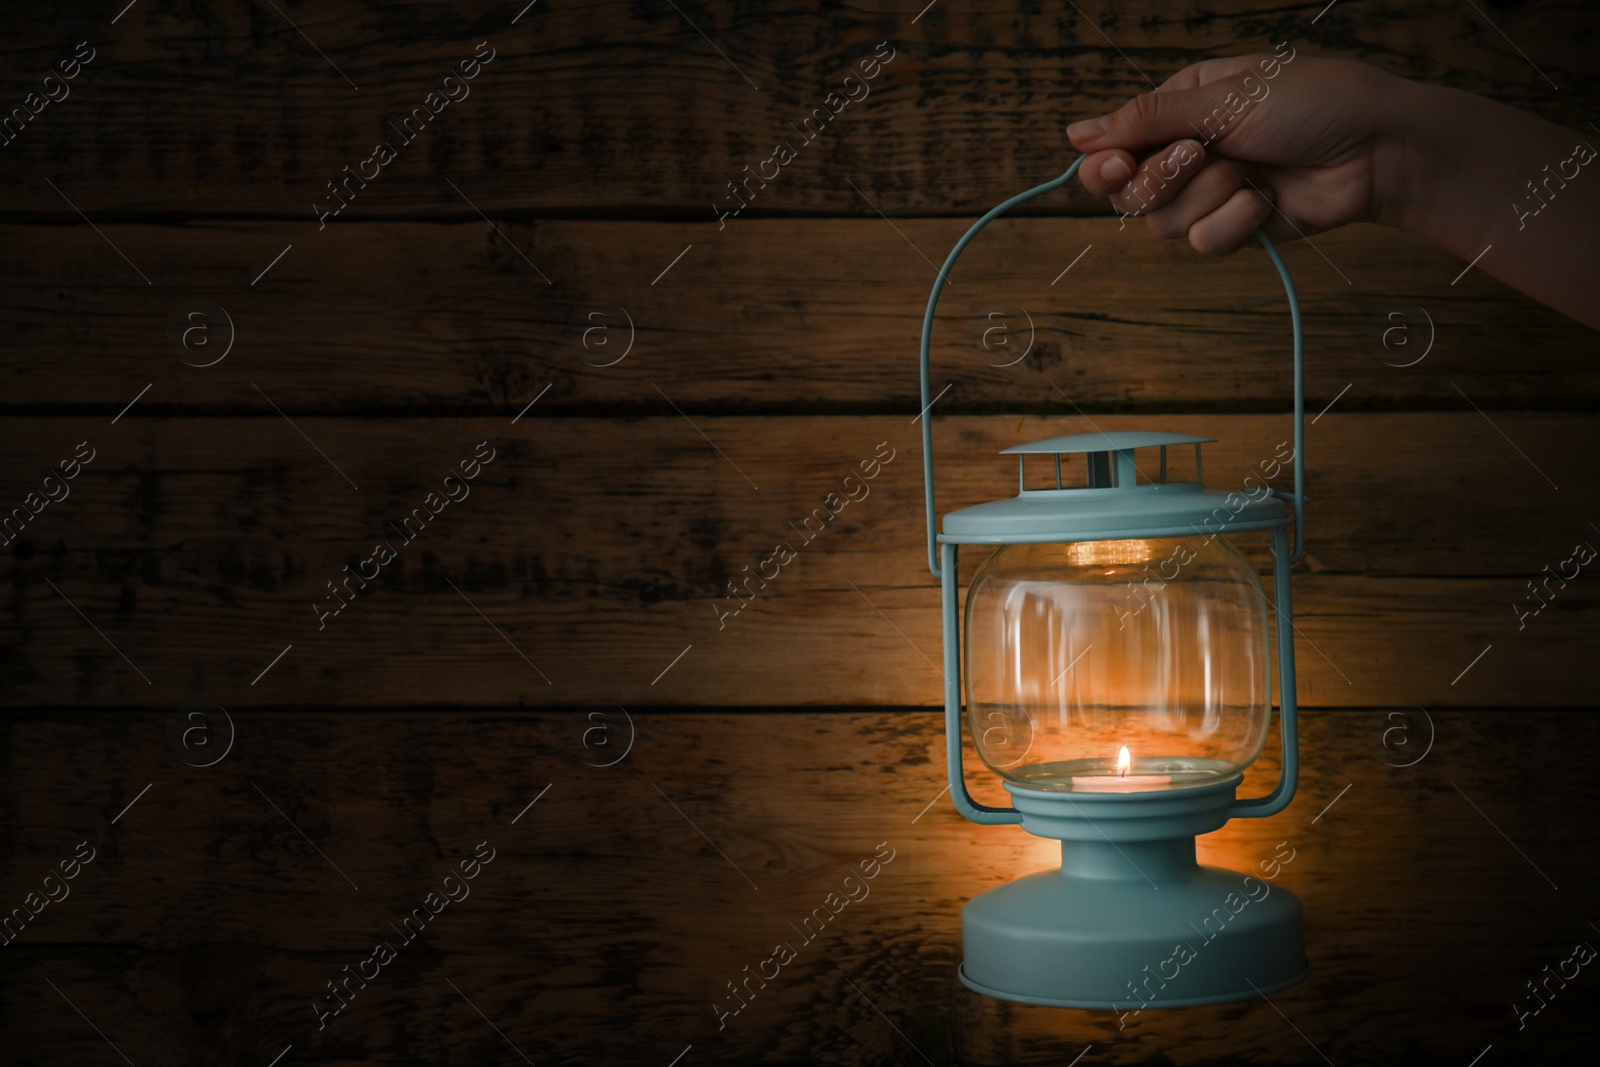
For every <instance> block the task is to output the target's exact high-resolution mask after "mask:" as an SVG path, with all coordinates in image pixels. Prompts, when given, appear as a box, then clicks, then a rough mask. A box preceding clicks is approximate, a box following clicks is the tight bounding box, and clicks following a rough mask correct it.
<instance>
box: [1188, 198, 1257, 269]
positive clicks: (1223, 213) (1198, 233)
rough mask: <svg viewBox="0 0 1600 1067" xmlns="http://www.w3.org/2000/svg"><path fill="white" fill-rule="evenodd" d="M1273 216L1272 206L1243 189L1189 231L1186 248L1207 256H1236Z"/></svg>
mask: <svg viewBox="0 0 1600 1067" xmlns="http://www.w3.org/2000/svg"><path fill="white" fill-rule="evenodd" d="M1271 214H1272V205H1271V204H1270V203H1268V202H1267V199H1266V198H1265V197H1263V196H1262V195H1261V194H1260V193H1258V192H1256V191H1255V190H1254V189H1250V188H1245V189H1240V190H1238V191H1237V192H1235V193H1234V194H1233V195H1232V196H1230V197H1228V199H1227V202H1226V203H1224V204H1223V205H1222V206H1221V207H1219V208H1217V209H1216V210H1215V211H1213V212H1211V213H1210V214H1209V215H1207V216H1206V217H1205V218H1203V219H1201V220H1200V221H1199V222H1196V223H1195V224H1194V225H1193V226H1190V227H1189V244H1190V245H1191V246H1193V248H1194V250H1195V251H1196V252H1199V253H1200V254H1201V255H1206V256H1223V255H1227V254H1228V253H1229V252H1236V251H1238V250H1239V248H1240V247H1241V246H1243V245H1244V244H1245V242H1247V241H1249V240H1251V239H1252V238H1253V236H1254V234H1255V232H1256V228H1257V227H1259V226H1260V225H1261V224H1262V223H1263V222H1265V221H1266V220H1267V217H1268V216H1269V215H1271Z"/></svg>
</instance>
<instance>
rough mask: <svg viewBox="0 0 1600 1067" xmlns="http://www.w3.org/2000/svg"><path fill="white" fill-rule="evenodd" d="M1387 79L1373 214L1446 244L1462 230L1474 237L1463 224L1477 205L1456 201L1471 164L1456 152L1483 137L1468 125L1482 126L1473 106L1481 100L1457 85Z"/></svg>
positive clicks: (1388, 223) (1387, 223)
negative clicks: (1389, 85) (1388, 88)
mask: <svg viewBox="0 0 1600 1067" xmlns="http://www.w3.org/2000/svg"><path fill="white" fill-rule="evenodd" d="M1393 80H1394V82H1395V83H1396V84H1395V85H1394V86H1393V87H1392V89H1391V91H1390V92H1389V93H1387V94H1386V95H1387V99H1388V101H1389V103H1388V105H1387V106H1386V107H1385V108H1384V109H1383V117H1382V118H1380V119H1379V130H1378V132H1377V137H1376V143H1375V145H1374V150H1373V155H1374V185H1375V189H1374V196H1373V200H1374V209H1375V210H1374V213H1373V214H1374V217H1373V219H1372V221H1374V222H1376V223H1378V224H1380V225H1383V226H1391V227H1394V228H1395V229H1399V230H1404V231H1406V232H1407V233H1411V234H1415V235H1417V236H1419V237H1424V238H1427V239H1428V240H1431V241H1434V242H1435V243H1441V244H1445V245H1447V246H1453V245H1454V244H1455V243H1456V241H1458V240H1461V239H1463V238H1465V243H1467V244H1472V243H1474V237H1473V236H1468V235H1466V234H1464V233H1463V232H1462V231H1463V229H1464V228H1466V227H1470V226H1471V225H1472V223H1471V220H1472V219H1473V218H1474V217H1475V216H1476V215H1477V214H1478V213H1477V212H1475V211H1472V210H1470V209H1469V205H1467V204H1465V203H1463V199H1464V196H1463V190H1461V189H1460V188H1459V186H1460V182H1461V180H1462V179H1463V178H1464V177H1466V176H1467V175H1468V174H1469V173H1470V172H1471V169H1472V168H1471V166H1470V163H1471V161H1470V160H1468V159H1464V158H1462V152H1463V150H1464V149H1465V148H1467V146H1472V145H1481V144H1482V139H1481V138H1479V137H1474V135H1473V130H1474V128H1475V127H1476V128H1478V129H1479V130H1480V131H1481V129H1482V127H1483V126H1484V122H1483V118H1484V117H1483V116H1481V115H1480V116H1476V117H1475V116H1474V114H1473V112H1474V109H1475V108H1477V107H1479V106H1481V105H1483V104H1485V103H1486V101H1484V100H1482V99H1480V98H1479V97H1475V96H1473V95H1472V94H1471V93H1465V92H1461V91H1459V90H1456V89H1447V88H1443V87H1441V86H1435V85H1425V84H1423V83H1420V82H1413V81H1409V80H1406V79H1404V78H1394V79H1393ZM1466 199H1470V197H1467V198H1466ZM1447 238H1449V239H1448V240H1447Z"/></svg>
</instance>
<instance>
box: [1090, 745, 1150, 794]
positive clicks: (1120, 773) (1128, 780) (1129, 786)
mask: <svg viewBox="0 0 1600 1067" xmlns="http://www.w3.org/2000/svg"><path fill="white" fill-rule="evenodd" d="M1132 767H1133V756H1132V755H1131V754H1130V753H1129V752H1128V746H1127V745H1123V746H1122V751H1121V752H1118V753H1117V773H1116V774H1115V775H1109V774H1097V775H1090V776H1083V775H1074V776H1073V778H1072V788H1073V789H1076V790H1078V791H1080V792H1085V793H1132V792H1135V791H1137V790H1140V789H1146V788H1149V787H1151V786H1158V785H1171V784H1172V776H1171V775H1170V774H1129V773H1128V771H1129V770H1131V769H1132Z"/></svg>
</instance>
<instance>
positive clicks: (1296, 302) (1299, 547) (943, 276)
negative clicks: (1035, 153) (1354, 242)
mask: <svg viewBox="0 0 1600 1067" xmlns="http://www.w3.org/2000/svg"><path fill="white" fill-rule="evenodd" d="M1083 160H1084V157H1083V156H1079V157H1078V158H1077V159H1075V160H1073V161H1072V165H1071V166H1070V167H1068V168H1067V170H1066V173H1064V174H1062V175H1061V176H1060V177H1059V178H1052V179H1051V180H1050V181H1047V182H1045V183H1044V184H1043V185H1038V186H1035V187H1034V188H1032V189H1029V190H1028V191H1027V192H1024V193H1018V194H1017V195H1016V196H1013V197H1012V198H1011V199H1010V200H1007V201H1006V202H1005V203H1003V204H1001V205H1000V206H998V207H996V208H994V209H992V210H991V211H989V212H988V214H986V215H984V216H983V217H982V218H980V219H979V220H978V221H977V222H974V223H973V224H972V226H971V228H970V229H968V230H967V232H966V233H965V234H963V235H962V236H961V240H959V241H957V242H956V245H955V247H954V248H952V249H951V250H950V255H949V256H947V257H946V258H945V261H944V266H942V267H940V268H939V273H938V276H937V277H936V278H935V279H934V283H933V291H932V292H930V293H929V294H928V309H927V311H926V312H924V313H923V316H922V349H921V364H922V413H921V414H920V415H918V416H917V418H918V419H921V420H922V485H923V497H924V500H925V501H926V503H927V519H928V569H929V570H930V571H932V572H933V576H934V577H935V578H941V577H943V575H942V573H941V571H940V567H939V549H938V542H939V527H938V518H937V516H936V515H935V513H934V503H933V415H932V413H931V411H930V409H931V408H932V407H933V402H934V400H937V399H938V397H934V398H933V400H930V399H929V398H928V394H929V391H930V385H931V383H930V380H929V374H928V346H929V342H930V340H931V339H932V336H933V312H934V309H935V308H936V307H938V305H939V294H940V293H941V292H942V291H943V290H944V287H945V283H946V282H947V281H948V280H949V274H950V268H951V267H953V266H955V262H956V258H957V257H958V256H960V255H961V253H962V252H963V251H964V250H965V249H966V247H967V245H968V244H969V243H970V242H971V241H972V239H973V238H974V237H976V236H977V235H978V231H979V230H981V229H983V228H984V227H985V226H987V225H989V223H991V222H993V221H994V220H995V219H997V218H999V217H1000V216H1001V215H1004V214H1005V213H1006V212H1008V211H1010V210H1011V209H1012V208H1014V207H1016V206H1017V205H1018V204H1021V203H1024V202H1026V201H1028V200H1032V199H1033V198H1034V197H1036V196H1042V195H1043V194H1045V193H1048V192H1052V191H1053V190H1056V189H1059V188H1061V187H1062V186H1063V185H1065V184H1067V182H1069V181H1071V180H1072V177H1073V175H1075V174H1077V173H1078V168H1079V167H1080V166H1082V165H1083ZM1255 236H1256V240H1257V241H1259V242H1260V243H1261V247H1262V248H1265V249H1266V250H1267V256H1268V257H1269V258H1270V259H1271V260H1272V265H1273V266H1274V267H1276V268H1278V277H1279V278H1281V279H1282V280H1283V290H1284V292H1285V294H1287V295H1288V297H1289V318H1290V321H1291V322H1292V324H1293V327H1294V493H1293V495H1291V494H1289V493H1284V492H1281V491H1279V490H1276V489H1274V490H1273V491H1272V495H1273V496H1276V497H1278V498H1279V499H1282V500H1289V501H1292V502H1293V504H1294V552H1293V554H1292V555H1291V556H1290V557H1289V562H1290V563H1299V562H1300V560H1301V559H1302V558H1303V557H1304V556H1305V554H1306V542H1305V503H1306V502H1305V410H1306V397H1305V335H1304V331H1303V329H1302V326H1301V321H1300V298H1299V297H1298V296H1297V295H1296V293H1295V289H1294V281H1293V280H1292V279H1291V278H1290V277H1289V268H1288V267H1287V266H1285V265H1284V262H1283V257H1282V256H1280V255H1279V254H1278V249H1277V247H1276V246H1275V245H1273V243H1272V241H1271V239H1269V238H1268V237H1267V235H1266V234H1265V233H1263V232H1262V231H1261V230H1257V231H1256V233H1255ZM941 395H942V394H941ZM913 421H915V420H913Z"/></svg>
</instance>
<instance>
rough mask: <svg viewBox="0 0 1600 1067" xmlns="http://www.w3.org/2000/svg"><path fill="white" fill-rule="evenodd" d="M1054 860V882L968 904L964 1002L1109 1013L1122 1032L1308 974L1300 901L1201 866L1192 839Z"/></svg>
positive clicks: (1088, 849)
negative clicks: (977, 998)
mask: <svg viewBox="0 0 1600 1067" xmlns="http://www.w3.org/2000/svg"><path fill="white" fill-rule="evenodd" d="M1061 853H1062V862H1061V868H1060V869H1059V870H1052V871H1041V872H1039V873H1038V874H1033V875H1029V876H1028V877H1026V878H1021V879H1018V880H1017V881H1015V882H1011V883H1008V884H1007V885H1003V886H1000V887H999V888H997V889H992V890H990V891H989V892H987V893H984V894H983V895H981V896H978V897H976V898H974V899H973V900H971V901H969V902H968V903H967V906H966V908H965V909H964V911H963V912H962V933H963V941H964V949H965V952H964V955H965V959H964V961H963V963H962V966H961V981H962V983H963V984H965V985H966V986H967V987H968V988H970V989H974V990H976V991H977V992H979V993H984V994H987V995H988V996H991V997H998V998H1000V999H1002V1000H1015V1001H1020V1002H1022V1003H1024V1004H1041V1005H1047V1006H1051V1007H1066V1008H1106V1009H1111V1010H1114V1011H1117V1012H1119V1013H1121V1015H1122V1017H1123V1021H1124V1023H1125V1022H1126V1019H1127V1018H1128V1017H1129V1016H1130V1015H1133V1014H1137V1013H1138V1012H1140V1011H1142V1010H1144V1009H1145V1008H1176V1007H1187V1006H1192V1005H1198V1004H1218V1003H1223V1002H1226V1001H1233V1000H1248V999H1251V998H1252V997H1256V996H1260V995H1263V994H1269V993H1273V992H1276V991H1278V990H1280V989H1287V988H1288V987H1290V986H1292V985H1295V984H1297V983H1299V982H1300V981H1301V980H1303V979H1304V978H1305V977H1306V974H1307V973H1308V965H1307V963H1306V956H1305V949H1304V940H1303V933H1302V912H1301V907H1300V901H1299V900H1298V899H1297V898H1296V897H1295V896H1294V894H1292V893H1290V892H1289V891H1288V890H1286V889H1283V888H1281V887H1279V886H1276V885H1273V884H1272V882H1271V878H1270V877H1268V876H1266V875H1265V874H1262V875H1259V876H1257V875H1249V876H1247V875H1243V874H1239V873H1237V872H1235V871H1228V870H1223V869H1221V868H1216V867H1202V866H1200V865H1199V864H1197V863H1196V862H1195V853H1194V838H1193V837H1178V838H1170V839H1165V840H1144V841H1123V842H1122V843H1120V844H1118V843H1117V842H1114V841H1112V840H1111V839H1109V838H1107V839H1105V840H1101V841H1082V840H1063V841H1062V842H1061ZM1280 859H1281V857H1280ZM1264 869H1265V865H1264ZM1273 870H1274V874H1276V867H1274V868H1273Z"/></svg>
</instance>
